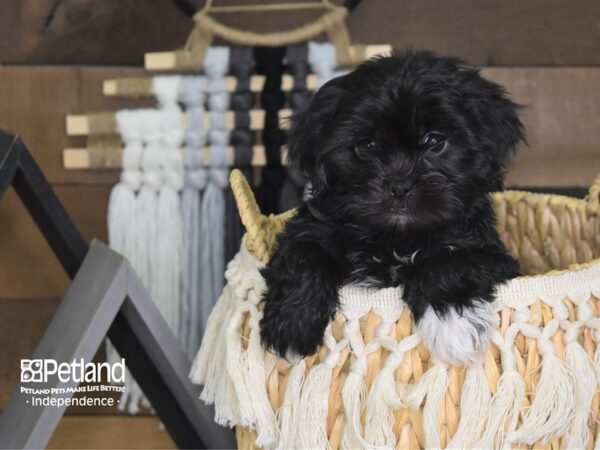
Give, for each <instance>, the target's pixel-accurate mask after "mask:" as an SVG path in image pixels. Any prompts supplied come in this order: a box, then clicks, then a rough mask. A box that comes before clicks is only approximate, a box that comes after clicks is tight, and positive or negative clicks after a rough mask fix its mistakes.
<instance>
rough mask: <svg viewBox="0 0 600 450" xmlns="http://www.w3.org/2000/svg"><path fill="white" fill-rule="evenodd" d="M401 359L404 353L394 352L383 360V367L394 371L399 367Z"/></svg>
mask: <svg viewBox="0 0 600 450" xmlns="http://www.w3.org/2000/svg"><path fill="white" fill-rule="evenodd" d="M403 359H404V352H403V351H399V350H396V351H395V352H393V353H390V354H389V356H388V357H387V358H386V360H385V363H384V366H385V367H387V368H389V369H392V370H395V369H396V368H398V367H399V366H400V364H402V361H403Z"/></svg>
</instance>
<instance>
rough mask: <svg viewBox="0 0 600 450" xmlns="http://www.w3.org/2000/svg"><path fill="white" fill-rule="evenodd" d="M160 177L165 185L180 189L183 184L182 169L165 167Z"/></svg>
mask: <svg viewBox="0 0 600 450" xmlns="http://www.w3.org/2000/svg"><path fill="white" fill-rule="evenodd" d="M162 179H163V182H164V184H165V185H166V186H169V187H170V188H173V189H175V190H176V191H180V190H181V189H183V185H184V174H183V170H175V169H167V170H163V171H162Z"/></svg>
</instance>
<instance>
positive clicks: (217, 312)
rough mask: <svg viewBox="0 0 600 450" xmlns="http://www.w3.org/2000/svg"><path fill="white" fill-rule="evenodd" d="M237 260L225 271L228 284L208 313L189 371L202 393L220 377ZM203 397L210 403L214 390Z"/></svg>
mask: <svg viewBox="0 0 600 450" xmlns="http://www.w3.org/2000/svg"><path fill="white" fill-rule="evenodd" d="M239 259H240V258H239V254H238V255H236V256H235V257H234V258H233V260H231V261H230V262H229V264H228V267H227V270H226V271H225V278H226V279H227V280H228V283H227V285H225V288H224V289H223V293H222V294H221V296H220V297H219V300H217V303H216V305H215V307H214V308H213V310H212V312H211V313H210V316H209V318H208V326H207V329H206V336H205V338H204V339H203V340H202V345H201V346H200V350H199V351H198V354H197V355H196V358H195V359H194V363H193V365H192V370H191V371H190V379H191V380H192V382H193V383H196V384H204V389H203V392H204V391H205V390H206V389H207V386H208V385H209V383H212V384H214V383H217V382H218V379H219V376H220V375H219V373H218V371H217V369H216V366H217V363H218V362H219V361H222V360H223V355H225V353H226V351H227V350H226V347H225V345H224V341H225V330H226V328H227V322H226V320H228V319H229V317H230V316H231V315H232V314H233V308H234V307H235V298H234V296H233V292H232V287H231V285H232V282H231V280H232V279H233V277H234V276H236V274H237V263H238V261H239ZM203 395H206V397H205V398H204V400H205V401H207V402H210V403H212V402H213V401H214V389H213V390H211V392H210V393H208V392H207V393H206V394H203Z"/></svg>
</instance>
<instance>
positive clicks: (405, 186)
mask: <svg viewBox="0 0 600 450" xmlns="http://www.w3.org/2000/svg"><path fill="white" fill-rule="evenodd" d="M412 188H413V184H412V182H410V181H408V180H401V181H395V182H393V183H392V185H391V186H390V193H391V194H392V197H404V196H406V195H408V194H410V192H411V191H412Z"/></svg>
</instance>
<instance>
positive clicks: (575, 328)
mask: <svg viewBox="0 0 600 450" xmlns="http://www.w3.org/2000/svg"><path fill="white" fill-rule="evenodd" d="M579 325H580V324H579V323H575V324H573V325H569V326H564V325H563V327H562V328H563V329H564V330H565V334H564V335H563V341H564V343H565V344H568V343H570V342H577V339H578V338H579V331H580V329H581V328H580V326H579Z"/></svg>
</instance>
